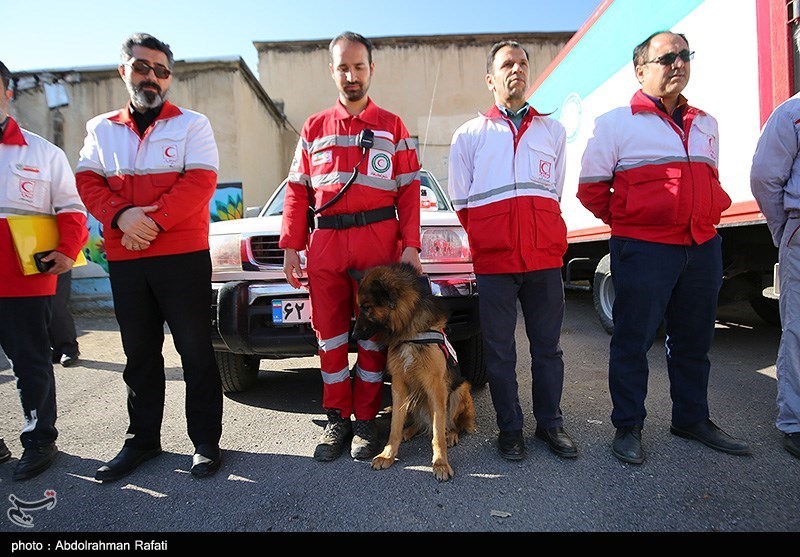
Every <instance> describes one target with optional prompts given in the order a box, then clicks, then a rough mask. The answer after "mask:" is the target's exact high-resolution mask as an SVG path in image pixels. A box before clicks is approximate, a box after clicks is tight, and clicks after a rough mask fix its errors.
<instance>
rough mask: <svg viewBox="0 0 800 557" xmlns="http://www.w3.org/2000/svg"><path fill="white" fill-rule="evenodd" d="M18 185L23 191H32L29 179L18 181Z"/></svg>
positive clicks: (31, 183)
mask: <svg viewBox="0 0 800 557" xmlns="http://www.w3.org/2000/svg"><path fill="white" fill-rule="evenodd" d="M19 187H20V189H21V190H22V191H24V192H25V193H28V194H30V193H33V182H31V181H24V182H20V183H19Z"/></svg>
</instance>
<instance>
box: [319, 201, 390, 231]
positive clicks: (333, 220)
mask: <svg viewBox="0 0 800 557" xmlns="http://www.w3.org/2000/svg"><path fill="white" fill-rule="evenodd" d="M394 218H397V212H396V210H395V207H394V205H392V206H391V207H381V208H380V209H371V210H369V211H361V212H360V213H345V214H343V215H322V216H316V217H314V223H315V225H316V227H317V228H335V229H336V230H343V229H345V228H352V227H354V226H367V225H368V224H372V223H374V222H380V221H382V220H389V219H394Z"/></svg>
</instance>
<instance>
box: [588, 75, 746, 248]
mask: <svg viewBox="0 0 800 557" xmlns="http://www.w3.org/2000/svg"><path fill="white" fill-rule="evenodd" d="M680 102H682V103H684V105H683V129H680V128H678V125H677V124H676V123H675V122H674V121H673V120H672V118H670V117H669V116H668V115H667V114H666V113H665V112H664V111H663V110H661V109H659V108H658V107H657V106H656V104H655V103H654V102H653V100H652V99H650V98H649V97H648V96H647V95H645V94H644V93H643V92H642V91H638V92H637V93H636V94H635V95H634V96H633V99H631V105H630V107H621V108H616V109H614V110H612V111H610V112H607V113H606V114H604V115H602V116H600V117H599V118H597V120H596V122H595V129H594V135H593V137H591V138H590V139H589V141H588V143H587V145H586V150H585V151H584V154H583V160H582V163H581V173H580V185H579V186H578V199H580V201H581V203H582V204H583V205H584V206H585V207H586V208H587V209H589V210H590V211H591V212H592V214H594V215H595V216H596V217H597V218H599V219H601V220H602V221H603V222H605V223H606V224H608V225H610V226H611V234H612V235H613V236H621V237H626V238H635V239H638V240H646V241H650V242H660V243H664V244H676V245H690V244H692V242H695V243H697V244H701V243H703V242H706V241H708V240H710V239H711V238H713V237H714V236H715V235H716V233H717V231H716V225H717V224H719V220H720V216H721V215H722V212H723V211H724V210H725V209H727V208H728V207H730V205H731V199H730V197H728V195H727V194H726V193H725V191H724V190H723V189H722V186H721V185H720V183H719V173H718V171H717V162H718V160H719V140H718V138H717V136H718V132H717V121H716V120H715V119H714V118H713V117H711V116H710V115H709V114H707V113H705V112H703V111H702V110H698V109H697V108H694V107H692V106H689V105H688V104H685V103H686V99H684V98H683V97H681V100H680Z"/></svg>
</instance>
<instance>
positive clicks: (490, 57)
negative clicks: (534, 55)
mask: <svg viewBox="0 0 800 557" xmlns="http://www.w3.org/2000/svg"><path fill="white" fill-rule="evenodd" d="M506 46H508V47H511V48H518V49H520V50H521V51H522V52H524V53H525V59H526V60H528V61H529V62H530V59H531V58H530V56H528V51H527V50H525V47H524V46H522V45H521V44H519V43H518V42H517V41H500V42H497V43H494V44H493V45H492V48H491V49H490V50H489V55H488V56H487V57H486V73H487V74H488V73H492V65H493V64H494V57H495V56H497V53H498V52H499V51H500V49H501V48H504V47H506Z"/></svg>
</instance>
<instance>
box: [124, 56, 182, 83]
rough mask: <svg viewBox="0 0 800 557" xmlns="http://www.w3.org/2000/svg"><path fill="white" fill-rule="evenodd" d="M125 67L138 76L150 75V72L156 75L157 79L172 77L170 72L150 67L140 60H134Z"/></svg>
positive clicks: (162, 67) (158, 67)
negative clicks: (131, 69)
mask: <svg viewBox="0 0 800 557" xmlns="http://www.w3.org/2000/svg"><path fill="white" fill-rule="evenodd" d="M126 65H127V66H130V67H131V68H133V71H135V72H136V73H138V74H139V75H150V71H151V70H152V71H153V73H154V74H156V77H157V78H158V79H167V78H168V77H169V76H170V75H172V72H171V71H170V70H168V69H167V68H165V67H164V66H158V65H157V66H151V65H150V64H148V63H147V62H142V61H141V60H134V61H133V62H128V63H127V64H126Z"/></svg>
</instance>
